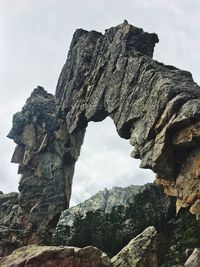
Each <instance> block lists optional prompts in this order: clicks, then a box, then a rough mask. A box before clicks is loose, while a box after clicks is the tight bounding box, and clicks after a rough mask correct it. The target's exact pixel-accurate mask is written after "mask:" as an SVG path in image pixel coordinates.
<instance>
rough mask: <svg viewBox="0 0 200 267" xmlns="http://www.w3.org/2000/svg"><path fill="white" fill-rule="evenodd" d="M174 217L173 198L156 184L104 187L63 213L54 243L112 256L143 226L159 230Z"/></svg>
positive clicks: (139, 231) (141, 229)
mask: <svg viewBox="0 0 200 267" xmlns="http://www.w3.org/2000/svg"><path fill="white" fill-rule="evenodd" d="M174 216H175V209H174V205H173V203H172V200H171V199H170V198H169V197H168V196H166V195H165V194H164V192H163V189H162V188H161V187H160V186H157V185H155V184H147V185H144V186H129V187H126V188H120V187H114V188H113V189H111V190H107V189H105V190H104V191H100V192H99V193H97V194H96V195H94V196H93V197H91V198H90V199H88V200H86V201H85V202H83V203H81V204H79V205H77V206H75V207H72V208H70V209H68V210H65V211H64V212H62V214H61V216H60V219H59V222H58V224H57V227H56V231H55V232H54V234H53V244H54V245H70V246H71V245H72V246H75V245H76V246H79V247H84V246H87V245H92V246H96V247H98V248H99V249H101V250H102V251H105V252H106V253H107V254H108V255H109V256H114V255H115V254H116V253H118V252H119V251H120V250H121V249H122V248H123V247H124V246H125V245H126V244H127V243H128V242H129V241H130V240H131V239H132V238H134V237H135V236H136V235H138V234H139V233H141V232H142V231H143V230H144V229H145V228H147V227H148V226H151V225H154V226H155V227H156V228H157V229H160V230H161V229H162V228H163V225H165V224H167V222H168V221H169V219H171V218H172V217H174Z"/></svg>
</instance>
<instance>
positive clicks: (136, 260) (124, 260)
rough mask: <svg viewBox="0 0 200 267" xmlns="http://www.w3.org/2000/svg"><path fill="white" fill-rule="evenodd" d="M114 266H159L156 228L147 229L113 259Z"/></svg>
mask: <svg viewBox="0 0 200 267" xmlns="http://www.w3.org/2000/svg"><path fill="white" fill-rule="evenodd" d="M111 262H112V264H113V267H147V266H150V267H158V261H157V246H156V229H155V228H154V227H153V226H150V227H148V228H147V229H145V230H144V231H143V232H142V233H141V234H139V235H138V236H136V237H135V238H134V239H133V240H131V241H130V242H129V243H128V245H127V246H125V247H124V248H123V249H122V250H121V251H120V252H119V253H118V254H117V255H116V256H114V257H113V258H112V259H111Z"/></svg>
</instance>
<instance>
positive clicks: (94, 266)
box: [0, 245, 111, 267]
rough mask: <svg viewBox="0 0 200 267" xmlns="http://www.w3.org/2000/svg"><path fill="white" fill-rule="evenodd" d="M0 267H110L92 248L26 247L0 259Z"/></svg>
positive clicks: (96, 250) (105, 258) (106, 258)
mask: <svg viewBox="0 0 200 267" xmlns="http://www.w3.org/2000/svg"><path fill="white" fill-rule="evenodd" d="M0 266H1V267H22V266H23V267H55V266H57V267H70V266H73V267H111V262H110V259H109V258H108V257H107V256H106V254H105V253H103V252H101V251H100V250H98V249H97V248H94V247H86V248H82V249H80V248H75V247H53V246H37V245H32V246H27V247H22V248H19V249H17V250H15V251H14V252H13V253H12V254H10V255H9V256H7V257H4V258H3V259H0Z"/></svg>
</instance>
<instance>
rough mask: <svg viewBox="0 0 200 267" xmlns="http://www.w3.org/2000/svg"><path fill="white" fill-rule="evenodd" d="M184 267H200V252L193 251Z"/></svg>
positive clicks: (197, 250)
mask: <svg viewBox="0 0 200 267" xmlns="http://www.w3.org/2000/svg"><path fill="white" fill-rule="evenodd" d="M184 266H185V267H199V266H200V250H199V249H197V248H196V249H194V251H193V252H192V255H190V257H189V258H188V259H187V261H186V263H185V265H184Z"/></svg>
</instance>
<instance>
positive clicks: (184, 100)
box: [56, 21, 200, 215]
mask: <svg viewBox="0 0 200 267" xmlns="http://www.w3.org/2000/svg"><path fill="white" fill-rule="evenodd" d="M156 42H158V38H157V35H155V34H147V33H144V32H143V31H142V29H138V28H136V27H134V26H132V25H129V24H128V23H127V22H126V21H125V22H124V23H123V24H121V25H119V26H117V27H115V28H111V29H109V30H106V32H105V34H104V35H102V34H99V33H97V32H94V31H91V32H87V31H83V30H77V31H76V32H75V34H74V37H73V40H72V44H71V47H70V50H69V54H68V58H67V61H66V63H65V65H64V67H63V70H62V72H61V75H60V78H59V81H58V85H57V90H56V97H57V98H58V101H59V103H60V114H61V116H63V118H64V119H65V120H66V123H67V127H68V130H69V132H70V133H75V132H79V131H80V129H83V128H85V127H86V126H87V124H88V122H89V121H100V120H103V119H104V118H105V117H107V116H110V117H111V118H112V119H113V121H114V124H115V126H116V129H117V132H118V134H119V135H120V136H121V137H122V138H127V139H130V142H131V144H132V145H133V146H134V152H133V153H132V156H133V157H135V158H140V159H141V167H143V168H150V169H152V170H153V171H154V172H155V173H157V182H158V183H160V184H162V185H164V186H165V191H166V193H167V194H170V195H173V196H176V197H177V211H178V210H179V209H180V208H181V207H188V206H190V207H191V208H190V211H191V212H192V213H194V214H196V215H199V214H200V209H199V206H200V200H199V198H200V196H199V184H200V183H199V181H200V180H199V170H200V168H199V166H198V164H199V155H200V154H199V153H200V152H199V151H200V150H199V148H198V146H199V131H198V128H199V122H198V121H199V117H200V90H199V86H197V84H196V83H195V82H194V81H193V79H192V75H191V74H190V73H189V72H187V71H182V70H179V69H177V68H175V67H173V66H166V65H164V64H162V63H159V62H157V61H154V60H152V58H151V57H152V55H153V48H154V45H155V43H156Z"/></svg>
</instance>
